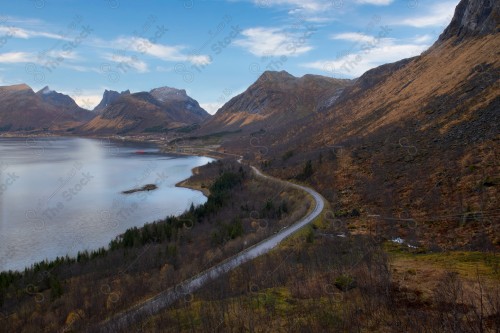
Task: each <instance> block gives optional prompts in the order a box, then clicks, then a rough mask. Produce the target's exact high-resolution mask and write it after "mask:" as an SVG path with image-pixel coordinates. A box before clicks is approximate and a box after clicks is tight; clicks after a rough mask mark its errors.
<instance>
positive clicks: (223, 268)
mask: <svg viewBox="0 0 500 333" xmlns="http://www.w3.org/2000/svg"><path fill="white" fill-rule="evenodd" d="M238 162H240V163H241V159H240V160H238ZM251 168H252V170H253V171H254V173H255V174H256V175H257V176H258V177H261V178H264V179H266V180H271V181H274V182H279V183H282V184H286V185H287V186H289V187H294V188H297V189H299V190H302V191H305V192H307V193H308V194H310V195H311V196H312V197H313V198H314V201H315V207H314V209H313V210H312V211H311V212H310V213H309V214H307V216H305V217H303V218H302V219H300V220H299V221H298V222H296V223H295V224H293V225H291V226H289V227H287V228H284V229H282V230H281V231H279V232H278V233H276V234H274V235H272V236H271V237H269V238H267V239H265V240H263V241H261V242H259V243H257V244H255V245H253V246H251V247H249V248H247V249H245V250H243V251H241V252H239V253H238V254H236V255H234V256H232V257H230V258H228V259H226V260H224V261H222V262H221V263H219V264H217V265H215V266H213V267H211V268H209V269H207V270H205V271H203V272H201V273H200V274H198V275H196V276H194V277H192V278H190V279H188V280H186V281H184V282H182V283H180V284H179V285H177V286H176V287H174V288H170V289H167V290H165V291H163V292H161V293H159V294H158V295H156V296H154V297H151V298H149V299H147V300H144V301H142V302H141V303H139V304H137V305H135V306H133V307H132V308H130V309H128V310H126V311H125V312H122V313H119V314H117V315H115V316H114V317H112V318H110V319H109V320H107V321H105V322H102V323H101V324H100V325H99V328H98V331H101V332H116V331H117V330H118V329H123V328H125V327H127V326H128V325H129V324H130V323H133V322H135V321H136V320H138V319H140V318H143V317H144V316H147V315H153V314H155V313H158V312H159V311H161V310H162V309H164V308H166V307H168V306H169V305H171V304H172V303H174V302H175V301H177V300H179V299H182V298H190V297H192V295H191V294H192V293H193V292H195V291H196V290H198V289H199V288H201V287H202V286H203V285H204V284H206V283H207V282H209V281H211V280H214V279H217V278H218V277H220V276H222V275H223V274H226V273H227V272H229V271H230V270H232V269H234V268H236V267H238V266H240V265H241V264H243V263H245V262H247V261H250V260H252V259H254V258H257V257H259V256H261V255H263V254H266V253H268V252H269V251H271V250H272V249H273V248H275V247H276V246H277V245H278V244H279V243H280V242H282V241H283V240H284V239H285V238H287V237H289V236H290V235H292V234H293V233H295V232H296V231H298V230H299V229H301V228H303V227H304V226H305V225H307V224H308V223H310V222H312V221H313V220H314V219H315V218H316V217H317V216H318V215H319V214H321V212H322V211H323V207H324V205H325V203H324V201H323V198H322V197H321V195H320V194H319V193H317V192H316V191H314V190H313V189H311V188H308V187H305V186H301V185H297V184H293V183H290V182H286V181H283V180H280V179H276V178H274V177H271V176H267V175H265V174H263V173H262V172H261V171H260V170H258V169H257V168H255V167H253V166H252V167H251Z"/></svg>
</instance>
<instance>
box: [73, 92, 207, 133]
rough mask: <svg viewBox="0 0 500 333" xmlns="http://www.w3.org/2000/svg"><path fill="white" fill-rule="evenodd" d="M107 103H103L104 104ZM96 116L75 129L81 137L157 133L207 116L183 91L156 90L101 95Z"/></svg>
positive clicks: (180, 126) (183, 125) (194, 122)
mask: <svg viewBox="0 0 500 333" xmlns="http://www.w3.org/2000/svg"><path fill="white" fill-rule="evenodd" d="M105 99H107V102H109V103H106V102H105V101H104V100H105ZM101 104H106V106H105V107H104V108H103V109H102V110H101V111H100V115H99V116H97V117H96V118H94V119H93V120H92V121H90V122H89V123H87V124H85V125H83V126H82V127H80V128H79V132H84V133H99V134H102V133H106V134H115V133H116V134H131V133H142V132H145V133H157V132H162V131H166V130H170V129H174V128H182V127H187V126H192V125H194V124H198V123H201V122H202V121H203V120H205V119H206V118H208V117H210V115H209V114H208V113H207V112H206V111H205V110H203V109H202V108H201V107H200V106H199V104H198V102H197V101H195V100H194V99H192V98H191V97H189V96H188V95H187V94H186V91H185V90H178V89H174V88H168V87H164V88H157V89H153V90H152V91H151V92H139V93H134V94H130V93H127V92H124V93H121V94H119V96H117V95H116V92H108V94H106V93H105V94H104V98H103V101H102V102H101Z"/></svg>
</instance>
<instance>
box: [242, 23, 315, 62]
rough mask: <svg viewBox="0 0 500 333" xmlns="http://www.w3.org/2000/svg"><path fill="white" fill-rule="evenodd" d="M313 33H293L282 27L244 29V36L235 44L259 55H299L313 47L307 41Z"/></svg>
mask: <svg viewBox="0 0 500 333" xmlns="http://www.w3.org/2000/svg"><path fill="white" fill-rule="evenodd" d="M311 33H313V31H311V32H305V33H302V34H291V33H287V32H285V31H284V30H283V29H281V28H261V27H258V28H250V29H246V30H243V32H242V33H241V35H242V36H243V38H241V39H238V40H236V41H234V44H235V45H238V46H240V47H243V48H244V49H246V50H247V51H248V52H250V53H252V54H253V55H256V56H258V57H264V56H283V55H284V56H298V55H301V54H303V53H306V52H309V51H310V50H312V49H313V48H312V47H311V46H310V45H308V43H307V39H308V35H307V34H311Z"/></svg>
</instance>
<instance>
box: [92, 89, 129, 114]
mask: <svg viewBox="0 0 500 333" xmlns="http://www.w3.org/2000/svg"><path fill="white" fill-rule="evenodd" d="M129 94H130V90H125V91H122V92H121V93H119V92H118V91H114V90H104V94H103V95H102V100H101V102H100V103H99V104H98V105H97V106H96V107H95V108H94V112H95V113H96V114H100V113H102V111H103V110H104V109H105V108H106V107H107V106H108V105H109V104H111V103H113V102H114V101H116V100H117V99H118V98H120V96H122V95H129Z"/></svg>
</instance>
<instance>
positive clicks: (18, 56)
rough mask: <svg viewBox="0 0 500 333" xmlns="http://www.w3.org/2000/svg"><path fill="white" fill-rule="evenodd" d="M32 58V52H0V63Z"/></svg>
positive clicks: (29, 60)
mask: <svg viewBox="0 0 500 333" xmlns="http://www.w3.org/2000/svg"><path fill="white" fill-rule="evenodd" d="M33 59H34V57H33V54H31V53H27V52H7V53H0V63H4V64H16V63H23V62H32V61H33Z"/></svg>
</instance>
